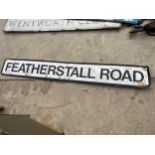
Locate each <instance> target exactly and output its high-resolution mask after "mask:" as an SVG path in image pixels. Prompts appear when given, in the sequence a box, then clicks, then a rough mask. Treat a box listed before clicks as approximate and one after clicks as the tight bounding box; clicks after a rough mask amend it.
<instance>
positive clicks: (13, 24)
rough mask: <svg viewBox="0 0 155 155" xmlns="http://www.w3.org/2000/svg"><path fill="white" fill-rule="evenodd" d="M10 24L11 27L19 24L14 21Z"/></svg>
mask: <svg viewBox="0 0 155 155" xmlns="http://www.w3.org/2000/svg"><path fill="white" fill-rule="evenodd" d="M9 24H10V26H15V25H16V24H17V20H16V21H14V20H13V21H10V23H9Z"/></svg>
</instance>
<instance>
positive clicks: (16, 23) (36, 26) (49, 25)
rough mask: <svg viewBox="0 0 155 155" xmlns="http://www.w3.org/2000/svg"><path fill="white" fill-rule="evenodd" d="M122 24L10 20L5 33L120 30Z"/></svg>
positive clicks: (81, 21) (53, 20) (57, 20)
mask: <svg viewBox="0 0 155 155" xmlns="http://www.w3.org/2000/svg"><path fill="white" fill-rule="evenodd" d="M120 27H121V24H120V23H113V22H108V21H104V22H103V21H85V20H65V19H64V20H63V19H62V20H61V19H9V20H8V22H7V24H6V26H5V28H4V31H5V32H13V31H14V32H29V31H30V32H39V31H64V30H91V29H115V28H120Z"/></svg>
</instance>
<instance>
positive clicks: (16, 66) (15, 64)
mask: <svg viewBox="0 0 155 155" xmlns="http://www.w3.org/2000/svg"><path fill="white" fill-rule="evenodd" d="M18 65H19V63H16V62H15V63H14V64H13V66H12V72H18V70H15V69H17V68H18Z"/></svg>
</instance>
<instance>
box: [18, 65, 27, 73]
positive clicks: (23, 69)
mask: <svg viewBox="0 0 155 155" xmlns="http://www.w3.org/2000/svg"><path fill="white" fill-rule="evenodd" d="M20 71H22V72H24V73H25V64H22V65H21V66H20V68H19V70H18V72H20Z"/></svg>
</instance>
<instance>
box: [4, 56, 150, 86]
mask: <svg viewBox="0 0 155 155" xmlns="http://www.w3.org/2000/svg"><path fill="white" fill-rule="evenodd" d="M7 60H14V61H34V62H47V63H65V64H74V65H76V64H81V65H108V66H124V67H125V66H129V67H139V68H142V67H144V68H147V73H148V82H149V84H148V86H145V87H139V86H133V85H123V84H109V83H103V82H102V83H101V82H89V81H77V80H65V79H55V78H42V77H30V76H22V75H9V74H3V68H4V64H5V62H6V61H7ZM1 75H6V76H17V77H23V78H34V79H42V80H55V81H67V82H77V83H89V84H99V85H102V84H104V85H112V86H121V87H131V88H139V89H142V88H143V89H144V88H148V87H150V86H151V77H150V71H149V67H148V66H140V65H131V64H108V63H107V64H103V63H86V62H81V63H80V62H65V61H50V60H38V59H37V60H36V59H12V58H11V59H8V58H7V59H5V60H4V63H3V66H2V69H1Z"/></svg>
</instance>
